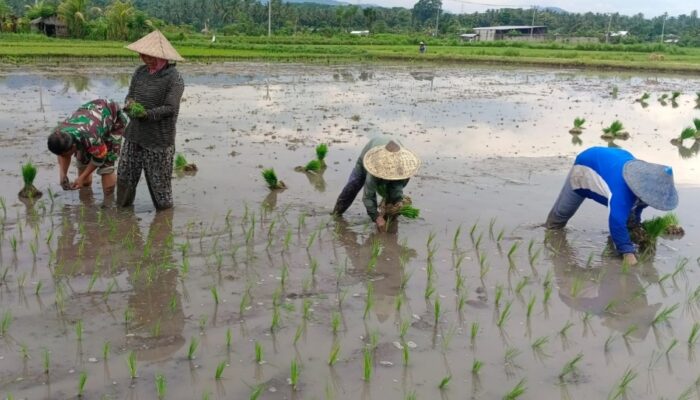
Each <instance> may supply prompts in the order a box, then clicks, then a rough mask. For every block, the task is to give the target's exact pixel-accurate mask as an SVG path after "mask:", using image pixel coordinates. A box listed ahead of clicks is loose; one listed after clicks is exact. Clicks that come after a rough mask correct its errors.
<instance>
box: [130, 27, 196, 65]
mask: <svg viewBox="0 0 700 400" xmlns="http://www.w3.org/2000/svg"><path fill="white" fill-rule="evenodd" d="M126 48H127V49H129V50H131V51H135V52H137V53H139V54H145V55H147V56H151V57H156V58H162V59H164V60H170V61H184V60H185V59H184V58H182V56H180V54H178V52H177V50H175V48H174V47H173V45H171V44H170V42H168V39H166V38H165V36H163V34H162V33H160V31H153V32H151V33H149V34H148V35H146V36H144V37H142V38H141V39H139V40H137V41H135V42H134V43H132V44H130V45H128V46H126Z"/></svg>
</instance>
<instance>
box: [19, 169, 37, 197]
mask: <svg viewBox="0 0 700 400" xmlns="http://www.w3.org/2000/svg"><path fill="white" fill-rule="evenodd" d="M35 178H36V166H34V164H32V162H31V161H28V162H27V163H26V164H22V180H23V181H24V187H23V188H22V190H20V191H19V197H22V198H25V199H36V198H39V197H41V195H42V193H41V191H39V189H37V188H36V187H34V179H35Z"/></svg>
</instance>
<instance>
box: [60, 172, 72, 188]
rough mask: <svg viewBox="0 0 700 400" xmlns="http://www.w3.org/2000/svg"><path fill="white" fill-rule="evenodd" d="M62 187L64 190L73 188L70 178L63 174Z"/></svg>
mask: <svg viewBox="0 0 700 400" xmlns="http://www.w3.org/2000/svg"><path fill="white" fill-rule="evenodd" d="M61 188H63V190H71V184H70V181H69V180H68V177H67V176H65V175H63V176H62V177H61Z"/></svg>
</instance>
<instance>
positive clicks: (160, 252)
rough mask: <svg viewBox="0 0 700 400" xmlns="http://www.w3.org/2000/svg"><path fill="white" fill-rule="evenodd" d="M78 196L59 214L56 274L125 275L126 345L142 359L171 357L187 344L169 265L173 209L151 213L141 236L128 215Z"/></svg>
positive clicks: (173, 270)
mask: <svg viewBox="0 0 700 400" xmlns="http://www.w3.org/2000/svg"><path fill="white" fill-rule="evenodd" d="M81 192H83V193H81V197H82V200H83V203H82V204H81V205H80V206H75V205H66V206H65V207H64V209H63V212H62V215H63V218H62V222H61V226H60V232H59V237H58V246H57V249H56V258H57V266H61V267H60V268H59V267H57V275H58V276H65V277H78V276H92V277H97V276H105V277H109V278H112V277H117V276H119V275H120V274H122V273H123V272H126V274H127V281H128V282H129V283H130V285H131V290H130V292H129V295H128V298H127V308H126V310H124V315H129V318H128V319H129V325H128V329H129V333H130V334H131V335H129V336H127V338H126V341H127V343H126V344H125V345H126V346H127V347H129V348H133V349H137V350H138V354H137V356H138V358H139V359H141V360H160V359H163V358H167V357H169V356H171V355H172V354H173V353H175V352H176V351H177V350H178V349H179V348H180V347H182V345H183V344H184V343H185V339H184V337H183V335H182V331H183V329H184V325H185V320H184V312H183V309H182V303H181V299H180V297H181V296H180V294H179V292H178V290H177V283H178V270H177V269H176V268H173V266H172V262H173V260H172V250H173V230H172V221H173V210H172V209H170V210H166V211H159V212H157V213H155V216H154V217H153V220H152V221H151V223H150V226H149V229H148V233H147V235H145V236H144V235H143V234H142V232H141V228H140V226H139V222H140V218H138V217H137V215H136V214H135V213H134V212H133V211H132V210H123V209H115V208H104V207H99V206H96V205H95V204H94V197H92V196H91V192H90V191H89V190H83V191H81ZM91 289H92V284H90V287H89V288H88V290H87V292H88V293H90V292H91ZM109 291H110V290H109V289H107V292H109ZM92 293H94V294H95V295H105V293H97V292H92ZM116 295H117V294H114V293H113V294H111V296H116ZM93 312H94V310H93Z"/></svg>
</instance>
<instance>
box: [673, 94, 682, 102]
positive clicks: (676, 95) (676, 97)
mask: <svg viewBox="0 0 700 400" xmlns="http://www.w3.org/2000/svg"><path fill="white" fill-rule="evenodd" d="M680 96H681V92H675V91H674V92H671V101H672V102H674V103H675V102H676V101H677V100H678V98H679V97H680Z"/></svg>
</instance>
